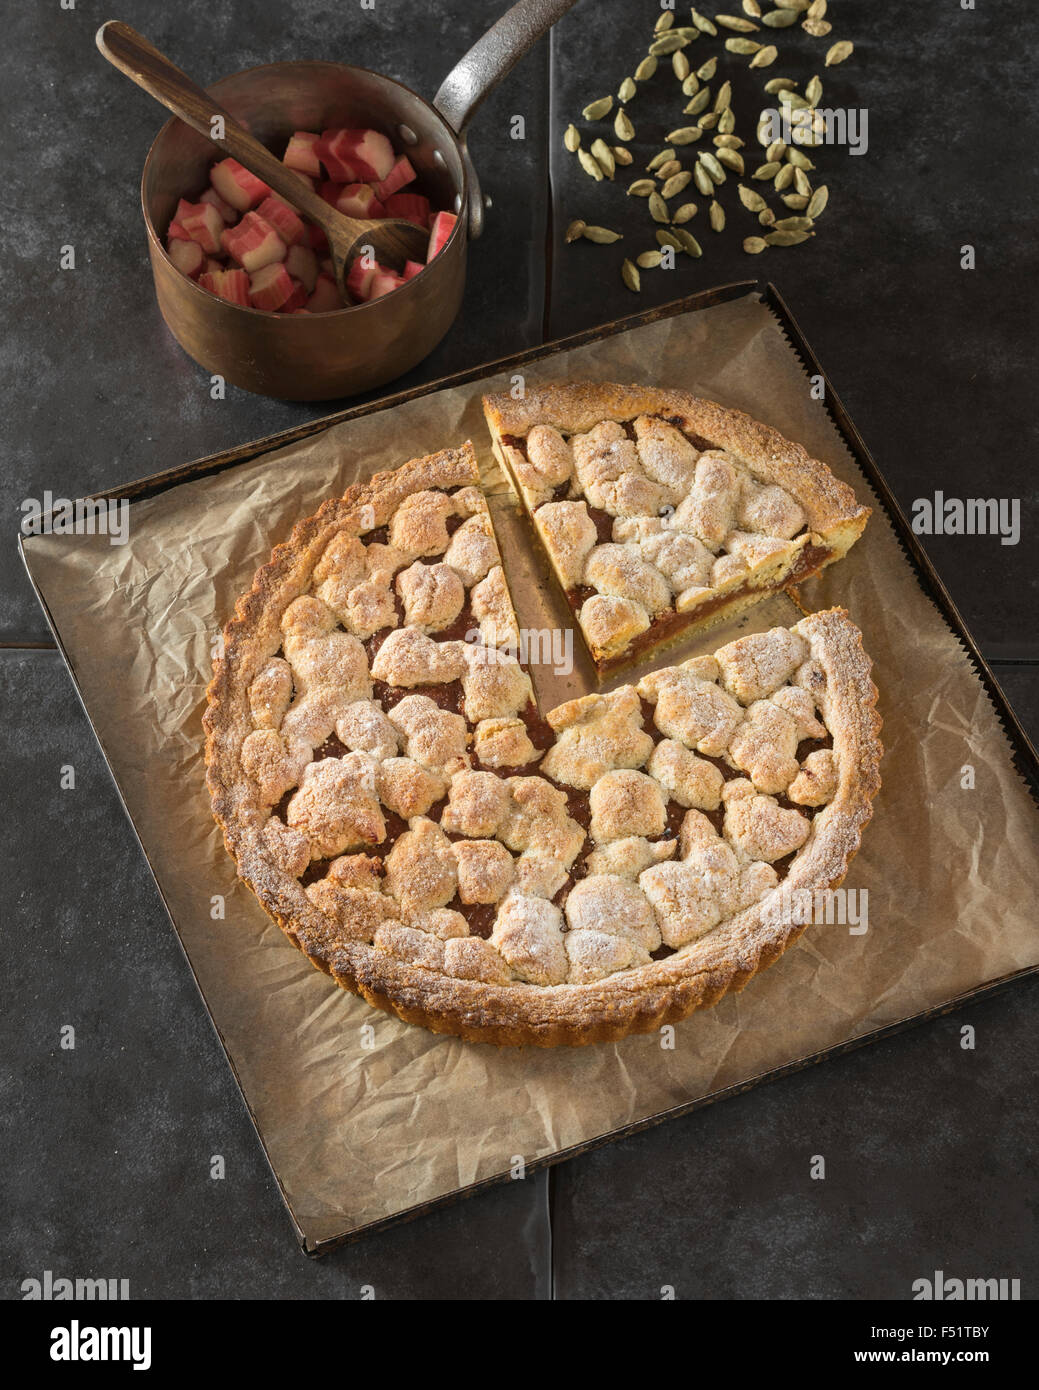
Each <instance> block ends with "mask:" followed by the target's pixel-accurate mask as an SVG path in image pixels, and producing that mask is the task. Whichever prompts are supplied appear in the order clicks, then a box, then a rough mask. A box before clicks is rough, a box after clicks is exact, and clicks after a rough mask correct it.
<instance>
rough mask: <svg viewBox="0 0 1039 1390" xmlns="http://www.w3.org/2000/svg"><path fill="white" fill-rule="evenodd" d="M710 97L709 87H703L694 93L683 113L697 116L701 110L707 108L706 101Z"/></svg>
mask: <svg viewBox="0 0 1039 1390" xmlns="http://www.w3.org/2000/svg"><path fill="white" fill-rule="evenodd" d="M710 99H711V89H710V87H704V88H702V89H701V90H700V91H699V92H696V93H694V95H693V99H692V101H691V102H690V103H689V104H688V106H686V108H685V110H684V112H683V115H686V116H699V114H700V112H701V111H705V110H706V109H707V103H708V102H709V101H710Z"/></svg>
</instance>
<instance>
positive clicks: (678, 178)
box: [660, 169, 693, 198]
mask: <svg viewBox="0 0 1039 1390" xmlns="http://www.w3.org/2000/svg"><path fill="white" fill-rule="evenodd" d="M692 177H693V176H692V174H691V173H690V172H689V170H688V169H683V170H682V172H681V173H679V174H672V175H671V177H670V178H669V179H668V181H667V183H665V184H664V187H663V188H662V189H661V190H660V196H661V197H662V198H675V197H677V196H678V194H679V193H681V191H682V189H683V188H685V187H687V186H688V184H689V182H690V181H691V179H692Z"/></svg>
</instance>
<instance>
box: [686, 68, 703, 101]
mask: <svg viewBox="0 0 1039 1390" xmlns="http://www.w3.org/2000/svg"><path fill="white" fill-rule="evenodd" d="M699 90H700V79H699V78H698V77H697V75H696V73H695V72H691V73H690V74H689V76H688V77H687V78H686V79H685V81H684V82H683V83H682V95H683V96H684V97H695V96H696V94H697V92H698V91H699Z"/></svg>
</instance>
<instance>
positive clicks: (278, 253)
mask: <svg viewBox="0 0 1039 1390" xmlns="http://www.w3.org/2000/svg"><path fill="white" fill-rule="evenodd" d="M214 211H215V209H214ZM220 240H221V242H222V244H223V247H224V250H225V251H226V252H227V253H228V255H229V256H231V257H232V258H233V259H234V260H236V261H237V262H238V264H239V265H241V266H242V267H244V269H246V270H248V271H249V272H250V274H252V272H253V271H257V270H262V269H263V267H264V266H265V265H272V264H273V263H274V262H275V261H283V260H284V259H285V253H286V250H287V248H286V246H285V243H284V242H283V241H282V239H281V237H280V236H279V235H278V233H277V232H276V231H275V230H274V228H273V227H272V226H271V225H270V223H269V222H265V221H264V219H263V218H262V217H260V216H259V215H258V214H257V213H255V212H247V213H246V214H245V216H244V217H243V218H242V220H241V222H239V224H238V226H237V227H228V228H227V230H226V231H225V232H224V234H223V236H222V237H221V238H220Z"/></svg>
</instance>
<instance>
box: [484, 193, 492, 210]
mask: <svg viewBox="0 0 1039 1390" xmlns="http://www.w3.org/2000/svg"><path fill="white" fill-rule="evenodd" d="M483 205H484V207H485V208H492V207H494V200H493V199H492V197H491V195H490V194H489V193H485V194H484V195H483Z"/></svg>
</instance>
